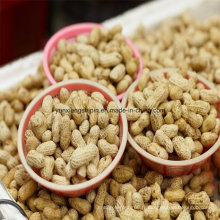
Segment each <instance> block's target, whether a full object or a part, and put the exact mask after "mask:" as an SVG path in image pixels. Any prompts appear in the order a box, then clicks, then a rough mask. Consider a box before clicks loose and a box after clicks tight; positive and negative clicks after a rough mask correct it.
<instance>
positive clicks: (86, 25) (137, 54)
mask: <svg viewBox="0 0 220 220" xmlns="http://www.w3.org/2000/svg"><path fill="white" fill-rule="evenodd" d="M93 27H99V28H104V26H103V25H102V24H99V23H92V22H85V23H83V22H82V23H76V24H72V25H69V26H66V27H64V28H62V29H60V30H58V31H57V32H56V33H55V34H53V35H52V36H51V37H50V39H49V40H48V41H47V43H46V45H45V47H44V49H43V68H44V72H45V75H46V77H47V78H48V80H49V81H50V83H51V84H52V85H53V84H56V83H58V82H57V81H56V80H55V79H54V76H53V75H52V73H51V71H50V68H49V57H50V53H51V51H52V49H53V48H54V44H57V42H58V40H59V39H61V38H62V37H63V35H64V34H65V33H68V32H72V31H74V30H77V29H81V28H93ZM125 39H126V43H127V44H128V46H129V47H130V48H131V49H132V52H133V55H134V57H137V58H138V60H139V69H138V71H137V76H136V79H138V78H139V77H140V76H141V73H142V71H143V61H142V57H141V54H140V52H139V50H138V49H137V47H136V46H135V45H134V44H133V43H132V41H131V40H129V39H128V38H127V37H125ZM125 92H126V91H124V92H122V93H120V94H118V95H117V98H118V99H119V100H121V99H122V98H123V96H124V94H125Z"/></svg>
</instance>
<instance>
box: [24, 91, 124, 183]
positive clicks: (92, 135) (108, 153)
mask: <svg viewBox="0 0 220 220" xmlns="http://www.w3.org/2000/svg"><path fill="white" fill-rule="evenodd" d="M105 108H106V109H105ZM72 110H74V111H72ZM117 110H118V106H117V104H116V103H115V102H114V101H111V102H109V103H108V102H107V101H106V99H105V97H104V96H103V95H102V94H101V93H100V92H92V93H91V95H89V94H87V92H86V91H83V90H79V91H73V92H71V93H70V92H69V91H68V90H67V89H65V88H61V90H60V93H59V95H58V96H57V97H51V96H50V95H47V96H46V97H45V98H44V99H43V102H42V106H41V107H40V108H39V109H38V111H36V112H35V114H34V115H32V116H31V118H30V121H29V125H28V130H26V133H25V135H26V147H27V150H28V151H29V152H28V154H27V163H28V164H29V165H30V166H32V167H35V168H37V169H40V175H41V177H43V178H44V179H46V180H48V181H52V182H53V183H56V184H61V185H69V184H77V183H81V182H84V181H87V179H92V178H94V177H96V176H97V175H98V174H100V173H101V172H102V171H103V170H104V169H105V168H107V167H108V165H109V164H110V163H111V162H112V160H113V159H114V157H115V156H116V154H117V152H118V147H119V144H120V140H119V137H118V134H119V126H118V121H119V114H118V111H117Z"/></svg>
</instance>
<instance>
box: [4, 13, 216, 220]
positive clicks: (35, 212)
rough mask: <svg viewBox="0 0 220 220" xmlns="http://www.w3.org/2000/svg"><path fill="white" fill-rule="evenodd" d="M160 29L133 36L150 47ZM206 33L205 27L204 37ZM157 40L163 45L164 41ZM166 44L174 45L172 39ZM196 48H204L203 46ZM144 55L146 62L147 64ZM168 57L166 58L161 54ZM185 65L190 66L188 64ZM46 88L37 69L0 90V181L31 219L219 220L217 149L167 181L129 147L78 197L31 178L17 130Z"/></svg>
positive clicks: (174, 26) (175, 27) (176, 26)
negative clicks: (184, 173)
mask: <svg viewBox="0 0 220 220" xmlns="http://www.w3.org/2000/svg"><path fill="white" fill-rule="evenodd" d="M184 16H185V15H184ZM186 18H188V17H186ZM219 19H220V18H215V19H212V20H213V25H212V26H213V27H215V28H214V30H216V29H217V27H216V26H217V25H214V23H215V22H214V20H216V21H217V20H219ZM185 23H186V25H187V24H188V26H191V27H192V28H191V29H194V30H195V32H197V31H200V32H203V31H202V29H201V30H200V28H199V27H200V25H196V24H195V21H194V20H192V19H191V18H190V19H189V20H186V21H185ZM169 24H170V25H169V26H166V27H165V26H164V27H163V29H164V31H167V34H169V36H171V39H173V37H174V36H175V34H173V32H177V33H179V35H180V33H184V28H185V27H186V25H185V24H184V25H183V21H182V19H180V18H178V19H176V20H173V21H172V22H169ZM181 24H182V25H181ZM197 24H198V22H197ZM167 25H168V24H167ZM197 26H198V28H197ZM180 27H181V29H180ZM218 27H219V26H218ZM166 29H167V30H166ZM170 30H172V32H171V33H169V31H170ZM160 31H161V29H159V30H155V31H154V32H152V33H151V34H149V35H147V36H148V37H146V36H145V34H143V33H142V34H140V33H139V32H137V34H138V36H139V37H137V38H136V39H138V38H139V42H141V43H143V45H146V44H145V38H148V41H149V42H151V43H150V44H149V45H151V47H153V43H154V42H155V43H156V42H158V39H160V38H164V39H165V37H166V36H168V35H164V34H163V35H161V32H160ZM209 32H210V30H209V28H207V33H209ZM183 35H184V34H183ZM193 36H194V35H193ZM179 37H181V35H180V36H179ZM218 39H219V38H218ZM176 40H177V39H176ZM216 41H217V38H216ZM159 42H160V44H162V43H161V42H162V41H160V40H159ZM168 42H170V44H169V45H172V44H173V42H175V41H173V40H171V41H168ZM160 44H159V45H160ZM179 45H180V46H181V45H182V44H179ZM215 45H216V44H215ZM215 45H214V49H215V50H213V51H215V53H216V55H215V57H216V56H217V54H218V53H219V51H218V50H217V49H216V48H217V46H215ZM149 47H150V46H149ZM149 47H148V46H145V47H143V48H141V49H142V50H141V51H142V52H143V51H144V50H145V53H146V54H149V53H150V52H149V51H150V50H149ZM155 47H156V44H155ZM199 48H201V49H202V48H203V45H200V47H199ZM193 50H194V49H193ZM197 50H198V49H196V51H197ZM213 56H214V55H213ZM146 57H148V55H146ZM146 57H144V60H147V59H146ZM166 57H168V56H163V58H166ZM195 57H196V55H195ZM215 59H216V58H213V60H215ZM147 61H148V62H147V63H148V64H149V65H148V68H149V69H152V68H153V67H155V68H156V66H157V65H158V67H161V66H162V64H159V63H157V61H155V59H153V56H152V58H149V59H148V60H147ZM173 62H174V61H173ZM216 63H219V62H217V61H216ZM167 65H168V62H167ZM167 65H163V66H164V67H165V66H167ZM187 65H189V67H190V64H187ZM211 65H212V68H211V69H214V70H216V68H215V67H214V66H213V64H211ZM145 66H146V63H145ZM204 75H205V74H204ZM209 75H212V74H211V72H207V76H209ZM213 76H214V74H213ZM47 86H49V82H48V81H47V80H46V79H45V76H44V74H43V72H42V67H40V68H39V70H38V73H37V74H36V75H35V76H27V77H26V78H25V79H24V80H23V81H22V82H21V83H19V84H18V85H16V86H15V87H14V88H13V89H12V90H7V91H1V92H0V130H1V132H0V179H1V180H2V181H3V182H4V184H5V185H6V187H7V188H8V190H9V192H10V193H11V195H12V196H13V198H14V199H15V200H16V201H17V203H18V204H19V205H20V206H21V207H22V208H23V209H24V210H25V212H26V214H27V215H28V217H29V219H30V220H44V219H48V220H60V219H62V220H77V219H83V220H97V219H98V220H99V219H100V220H101V219H109V220H110V219H112V220H120V219H122V220H136V219H138V220H139V219H146V220H148V219H164V220H167V219H178V220H188V219H189V220H190V219H195V220H203V219H204V220H205V219H208V220H215V219H216V220H217V219H218V218H219V214H220V200H215V201H213V195H214V192H215V190H216V189H217V188H216V187H215V186H214V184H213V178H214V177H215V178H219V177H220V172H219V170H220V150H218V151H217V152H216V153H215V155H214V156H213V158H212V160H209V161H208V162H207V163H206V164H205V166H204V167H202V168H201V169H198V170H196V171H195V172H193V174H190V175H187V176H183V177H179V178H165V177H163V176H162V175H160V174H158V173H156V172H153V171H151V170H148V168H147V167H146V166H142V163H141V160H140V158H139V157H138V156H137V154H136V153H135V152H134V151H133V149H131V148H130V146H129V145H128V146H127V151H126V152H125V154H124V157H123V160H122V161H121V165H119V166H118V167H117V168H116V169H115V170H114V172H113V174H112V176H111V177H110V178H109V179H107V180H106V181H105V182H104V183H103V184H102V185H101V186H100V187H99V188H98V189H96V190H93V191H91V192H90V193H89V194H88V195H86V196H82V197H78V198H64V197H60V196H58V195H56V194H54V193H52V192H50V191H47V190H46V189H44V188H43V187H41V186H39V185H38V184H37V183H36V182H34V181H33V180H31V178H30V176H29V175H28V174H27V173H26V171H25V170H24V167H23V166H22V165H21V164H20V161H19V157H18V153H17V129H18V125H19V122H20V119H21V116H22V114H23V111H24V109H25V108H26V106H27V105H28V103H29V102H30V101H31V100H32V99H33V98H34V97H35V96H36V95H37V94H38V93H39V92H40V91H41V90H43V89H44V88H46V87H47ZM217 87H218V86H217ZM9 161H10V162H9Z"/></svg>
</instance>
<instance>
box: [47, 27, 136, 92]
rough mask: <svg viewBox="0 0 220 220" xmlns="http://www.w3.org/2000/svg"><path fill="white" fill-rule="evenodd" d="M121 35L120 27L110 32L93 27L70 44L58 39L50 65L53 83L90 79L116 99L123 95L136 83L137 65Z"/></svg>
mask: <svg viewBox="0 0 220 220" xmlns="http://www.w3.org/2000/svg"><path fill="white" fill-rule="evenodd" d="M121 32H122V27H121V26H120V25H116V26H114V27H113V28H112V29H111V30H108V29H106V28H102V29H99V28H98V27H94V28H93V29H92V31H91V33H90V34H89V35H88V36H87V35H79V36H77V38H76V41H75V42H73V43H70V42H67V41H66V40H65V39H61V40H60V41H59V42H58V44H57V50H56V52H55V55H54V56H53V58H52V60H51V63H50V70H51V72H52V74H53V76H54V78H55V80H56V81H57V82H59V81H63V80H69V79H78V78H83V79H89V80H93V81H96V82H98V83H100V84H102V85H104V86H106V87H107V88H108V89H110V90H111V91H112V92H113V93H114V94H115V95H116V94H120V93H122V92H124V91H125V90H126V89H127V88H128V86H129V85H130V84H131V83H132V81H133V80H134V79H135V77H136V74H137V72H138V68H139V62H138V59H137V58H134V57H133V52H132V49H131V48H130V47H129V46H128V45H127V43H126V42H125V37H124V36H123V35H122V33H121Z"/></svg>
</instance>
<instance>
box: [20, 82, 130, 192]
mask: <svg viewBox="0 0 220 220" xmlns="http://www.w3.org/2000/svg"><path fill="white" fill-rule="evenodd" d="M61 88H66V89H68V90H69V91H73V90H86V91H87V92H89V93H90V92H94V91H98V92H101V93H102V94H103V95H104V97H105V99H106V100H107V101H112V100H113V101H115V102H116V104H117V105H118V107H119V109H120V108H121V104H120V102H119V101H118V99H117V97H116V96H115V95H113V94H112V93H111V92H110V91H109V90H108V89H107V88H106V87H104V86H102V85H100V84H98V83H95V82H91V81H89V80H83V79H79V80H78V79H77V80H69V81H65V82H60V83H57V84H55V85H53V86H50V87H49V88H47V89H45V90H44V91H43V92H42V93H40V94H39V95H38V96H37V97H36V98H35V99H34V100H33V101H32V102H31V103H30V104H29V105H28V107H27V109H26V111H25V112H24V115H23V117H22V119H21V122H20V126H19V131H18V153H19V156H20V159H21V162H22V164H23V166H24V167H25V169H26V170H27V172H28V173H29V175H30V176H31V177H32V178H33V179H34V180H35V181H36V182H38V183H39V184H40V185H42V186H44V187H45V188H47V189H49V190H51V191H54V192H56V193H57V194H59V195H62V196H81V195H84V194H87V193H88V192H89V191H91V190H92V189H94V188H96V187H98V186H99V185H100V184H101V183H102V181H103V180H104V179H105V178H107V177H108V176H109V175H110V174H111V172H112V171H113V169H114V168H115V167H116V166H117V164H118V163H119V161H120V159H121V157H122V155H123V153H124V150H125V147H126V143H127V133H128V125H127V119H126V116H125V114H124V113H119V126H120V132H119V138H120V147H119V150H118V153H117V155H116V157H115V158H114V160H113V161H112V163H111V164H110V165H109V166H108V167H107V168H106V169H105V170H104V171H103V172H102V173H101V174H99V175H98V176H96V177H95V178H93V179H91V180H88V181H86V182H84V183H80V184H76V185H58V184H55V183H52V182H49V181H47V180H45V179H43V178H42V177H40V175H38V173H36V172H35V171H34V170H33V169H32V168H31V167H30V166H29V165H28V164H27V161H26V155H27V149H26V148H25V131H26V129H27V126H28V122H29V120H30V117H31V116H32V115H33V114H34V113H35V112H36V111H37V110H38V108H39V107H40V106H41V104H42V101H43V99H44V97H45V96H47V95H51V96H55V95H57V94H59V92H60V89H61Z"/></svg>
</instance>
